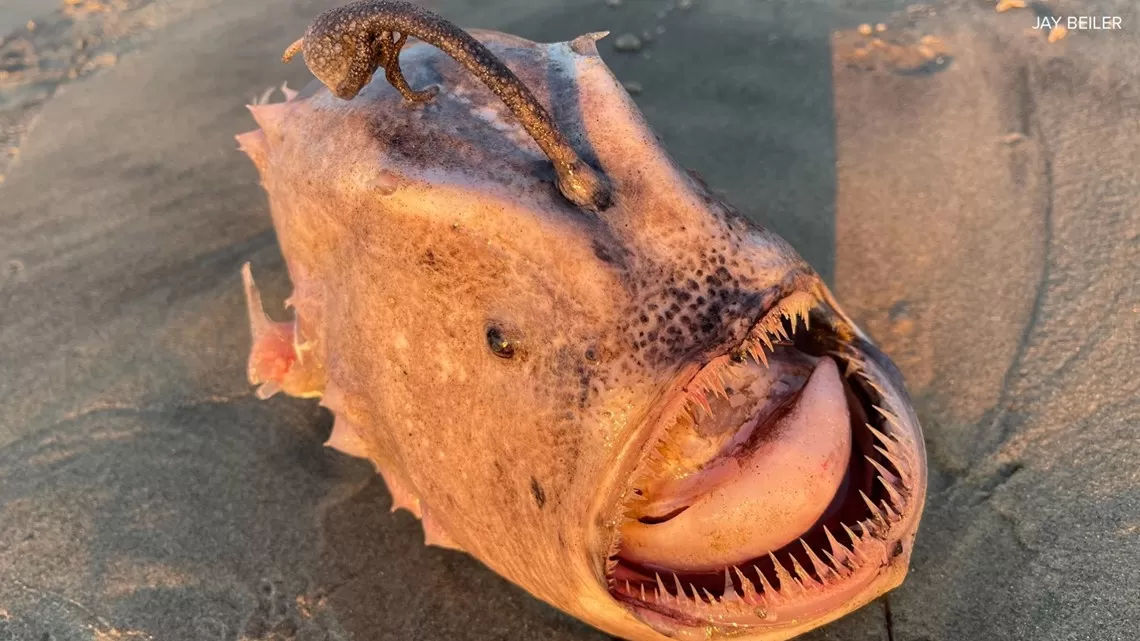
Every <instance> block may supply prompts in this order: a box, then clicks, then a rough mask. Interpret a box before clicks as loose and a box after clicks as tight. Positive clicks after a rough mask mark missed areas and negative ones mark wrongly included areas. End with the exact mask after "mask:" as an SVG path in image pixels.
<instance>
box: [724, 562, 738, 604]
mask: <svg viewBox="0 0 1140 641" xmlns="http://www.w3.org/2000/svg"><path fill="white" fill-rule="evenodd" d="M733 593H735V594H736V595H737V596H740V593H739V592H737V591H736V586H735V585H733V584H732V574H731V573H730V571H729V569H728V568H725V569H724V598H726V599H727V598H728V595H730V594H733Z"/></svg>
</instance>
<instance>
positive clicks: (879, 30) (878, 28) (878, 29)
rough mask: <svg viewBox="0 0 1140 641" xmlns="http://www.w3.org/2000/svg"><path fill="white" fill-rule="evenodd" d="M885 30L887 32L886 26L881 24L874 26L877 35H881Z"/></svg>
mask: <svg viewBox="0 0 1140 641" xmlns="http://www.w3.org/2000/svg"><path fill="white" fill-rule="evenodd" d="M886 30H887V25H885V24H883V23H881V22H880V23H879V24H877V25H875V31H878V32H879V33H882V32H884V31H886Z"/></svg>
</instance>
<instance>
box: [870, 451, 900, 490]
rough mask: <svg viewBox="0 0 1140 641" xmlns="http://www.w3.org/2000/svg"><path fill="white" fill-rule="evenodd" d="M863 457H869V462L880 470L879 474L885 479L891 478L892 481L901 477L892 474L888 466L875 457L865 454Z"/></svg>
mask: <svg viewBox="0 0 1140 641" xmlns="http://www.w3.org/2000/svg"><path fill="white" fill-rule="evenodd" d="M863 458H865V459H867V462H868V463H870V464H871V465H872V466H874V468H875V469H876V470H878V471H879V476H880V477H881V478H883V479H884V480H889V481H890V482H892V483H894V482H896V481H898V479H899V477H897V476H895V475H894V474H892V473H891V472H890V470H888V469H887V468H886V467H884V466H883V464H882V463H880V462H878V461H876V460H875V459H873V458H871V457H870V456H864V457H863Z"/></svg>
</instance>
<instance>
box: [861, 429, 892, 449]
mask: <svg viewBox="0 0 1140 641" xmlns="http://www.w3.org/2000/svg"><path fill="white" fill-rule="evenodd" d="M864 425H866V426H867V429H868V430H869V431H870V432H871V434H874V435H875V438H877V439H879V441H881V442H882V443H883V445H886V446H887V449H892V448H893V447H894V446H897V445H898V443H897V442H896V441H895V439H893V438H891V437H889V436H887V435H886V434H884V433H882V432H880V431H879V430H877V429H875V426H874V425H871V424H870V423H864Z"/></svg>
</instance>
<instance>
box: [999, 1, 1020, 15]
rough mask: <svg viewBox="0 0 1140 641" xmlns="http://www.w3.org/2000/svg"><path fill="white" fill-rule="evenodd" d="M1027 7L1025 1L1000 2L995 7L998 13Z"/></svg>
mask: <svg viewBox="0 0 1140 641" xmlns="http://www.w3.org/2000/svg"><path fill="white" fill-rule="evenodd" d="M1025 7H1026V4H1025V0H998V3H997V6H996V7H994V10H995V11H997V12H998V13H1005V12H1006V11H1009V10H1010V9H1024V8H1025Z"/></svg>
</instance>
